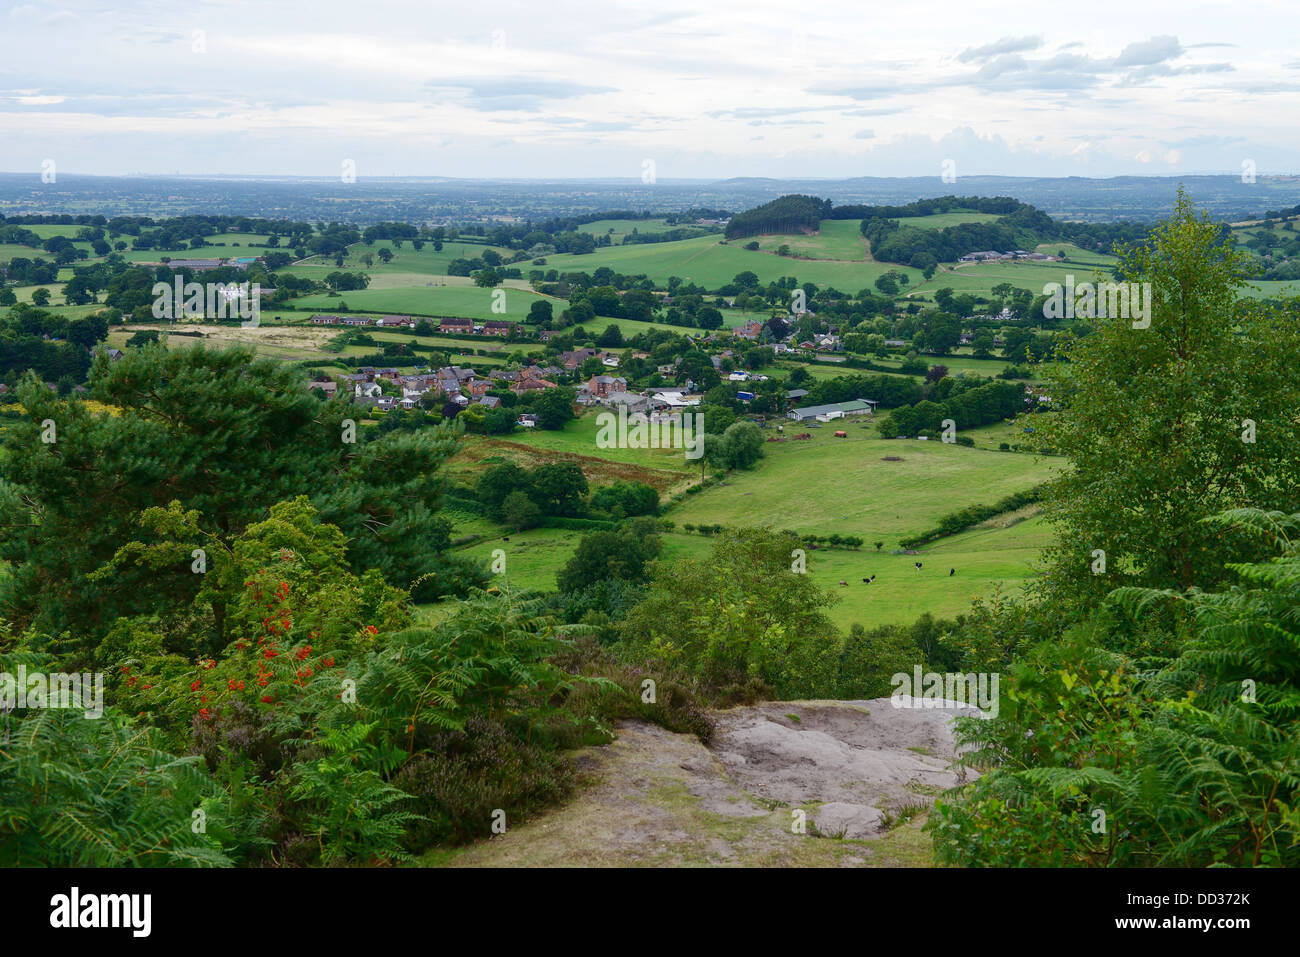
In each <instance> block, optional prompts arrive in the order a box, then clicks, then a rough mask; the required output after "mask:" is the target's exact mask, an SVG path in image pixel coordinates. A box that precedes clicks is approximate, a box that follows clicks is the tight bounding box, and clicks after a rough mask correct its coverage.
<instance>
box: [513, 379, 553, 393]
mask: <svg viewBox="0 0 1300 957" xmlns="http://www.w3.org/2000/svg"><path fill="white" fill-rule="evenodd" d="M554 388H555V383H554V382H552V381H551V380H550V379H535V378H533V377H532V376H527V377H525V378H521V379H520V380H519V381H518V382H516V383H515V384H514V385H512V386H511V387H510V391H511V392H513V393H514V394H515V395H523V394H524V393H525V392H539V391H541V390H542V389H554Z"/></svg>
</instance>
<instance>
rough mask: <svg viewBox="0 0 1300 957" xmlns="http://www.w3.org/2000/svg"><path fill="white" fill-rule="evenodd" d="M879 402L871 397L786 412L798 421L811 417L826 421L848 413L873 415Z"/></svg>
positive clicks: (804, 420)
mask: <svg viewBox="0 0 1300 957" xmlns="http://www.w3.org/2000/svg"><path fill="white" fill-rule="evenodd" d="M878 404H879V403H877V402H874V401H873V400H871V399H854V400H853V401H851V402H834V403H831V404H830V405H810V406H806V407H805V408H802V409H791V410H790V411H789V412H787V413H786V418H788V419H794V421H796V422H807V421H809V420H811V419H817V420H818V421H821V422H826V421H829V420H830V419H832V418H834V419H838V418H842V417H844V416H847V415H871V414H873V413H874V412H875V411H876V406H877V405H878ZM822 416H826V418H822Z"/></svg>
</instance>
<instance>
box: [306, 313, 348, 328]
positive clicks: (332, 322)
mask: <svg viewBox="0 0 1300 957" xmlns="http://www.w3.org/2000/svg"><path fill="white" fill-rule="evenodd" d="M311 321H312V323H313V324H314V325H317V326H337V325H338V324H339V323H340V322H342V320H341V319H339V317H338V316H325V315H319V314H318V315H315V316H312V317H311Z"/></svg>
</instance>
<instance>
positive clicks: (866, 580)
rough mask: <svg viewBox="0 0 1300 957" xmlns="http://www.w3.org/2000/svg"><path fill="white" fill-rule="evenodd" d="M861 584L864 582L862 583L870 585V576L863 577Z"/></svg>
mask: <svg viewBox="0 0 1300 957" xmlns="http://www.w3.org/2000/svg"><path fill="white" fill-rule="evenodd" d="M862 584H864V585H870V584H871V579H870V578H864V579H862Z"/></svg>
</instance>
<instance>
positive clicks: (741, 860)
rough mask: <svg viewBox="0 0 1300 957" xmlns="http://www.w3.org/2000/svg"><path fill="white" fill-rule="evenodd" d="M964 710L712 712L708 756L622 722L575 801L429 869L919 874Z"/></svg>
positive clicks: (949, 780)
mask: <svg viewBox="0 0 1300 957" xmlns="http://www.w3.org/2000/svg"><path fill="white" fill-rule="evenodd" d="M963 712H964V713H967V714H971V713H976V712H974V711H973V709H958V710H950V709H914V708H895V707H893V706H892V704H891V703H890V700H889V699H888V698H881V699H876V700H873V701H784V702H768V703H765V704H760V705H753V706H746V707H739V708H732V709H729V710H726V711H721V712H717V713H715V718H716V719H717V734H716V736H715V739H714V741H713V744H712V746H711V747H705V746H704V745H703V744H701V743H700V742H699V741H698V740H697V739H696V738H694V737H693V736H690V735H683V734H674V733H672V732H670V731H665V730H664V729H663V728H660V727H658V726H655V725H650V724H645V723H643V722H640V721H625V722H622V723H621V724H620V725H619V727H618V738H617V739H616V740H615V741H614V742H613V743H612V744H610V745H608V746H605V747H597V748H588V749H586V750H585V751H584V752H582V754H581V755H580V757H579V759H578V766H579V770H580V771H581V773H582V776H583V780H584V783H583V786H582V788H581V790H580V791H579V793H578V794H577V795H576V796H575V797H574V798H573V799H572V800H571V801H569V802H568V803H567V804H565V805H564V806H563V807H560V808H556V809H554V810H551V811H548V812H546V813H544V814H542V815H539V816H538V817H537V818H534V819H532V820H530V821H528V822H526V823H522V824H519V825H515V824H514V822H510V823H509V825H508V827H507V831H506V833H505V834H503V835H501V836H500V837H496V838H493V839H492V840H490V841H486V842H483V843H481V844H478V845H475V846H474V847H471V848H469V849H467V850H465V851H462V852H457V853H455V854H454V855H452V856H451V857H450V858H449V859H439V860H438V861H437V863H447V864H452V865H456V866H474V865H481V866H498V867H510V866H564V865H577V866H588V867H591V866H597V867H598V866H627V865H650V866H668V867H671V866H769V867H770V866H925V865H929V864H931V863H932V855H931V850H930V841H929V836H928V835H925V834H922V833H921V831H920V830H919V827H920V825H921V823H922V822H923V821H924V818H925V812H926V811H927V810H928V807H929V805H930V804H931V803H932V802H933V800H934V797H935V796H936V795H937V794H939V793H940V792H941V791H943V790H945V789H947V788H949V787H952V786H953V785H955V784H957V783H959V775H958V772H956V771H955V770H953V769H952V768H951V767H950V765H951V763H952V761H953V759H954V757H955V748H954V744H953V736H952V729H951V726H950V725H951V720H952V718H953V716H954V714H956V713H963ZM801 821H803V822H806V824H807V825H811V826H799V824H800V822H801ZM827 838H839V839H840V840H827Z"/></svg>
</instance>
